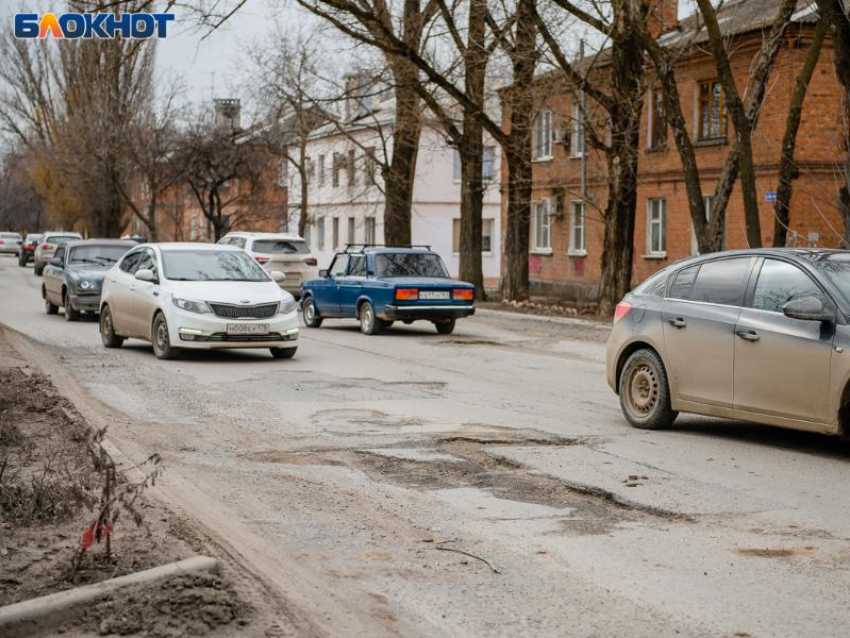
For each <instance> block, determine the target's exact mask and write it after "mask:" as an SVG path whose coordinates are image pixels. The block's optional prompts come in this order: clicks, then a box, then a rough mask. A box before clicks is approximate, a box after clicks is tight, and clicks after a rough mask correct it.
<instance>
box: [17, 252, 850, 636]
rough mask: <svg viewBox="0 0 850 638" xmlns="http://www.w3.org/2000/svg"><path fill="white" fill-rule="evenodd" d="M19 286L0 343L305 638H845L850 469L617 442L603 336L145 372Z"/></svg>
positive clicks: (763, 452) (736, 436)
mask: <svg viewBox="0 0 850 638" xmlns="http://www.w3.org/2000/svg"><path fill="white" fill-rule="evenodd" d="M39 284H40V281H39V280H37V279H36V278H35V277H33V275H32V271H31V270H30V269H26V270H24V269H19V268H17V265H16V264H15V262H14V261H13V260H12V259H2V258H0V298H2V299H3V300H4V303H2V304H0V323H2V324H4V325H6V326H8V327H10V328H12V329H13V330H16V331H18V332H20V333H21V334H23V335H25V336H26V337H28V338H29V339H25V338H22V337H15V336H14V335H13V336H12V339H11V340H12V342H13V345H16V347H20V348H22V349H23V350H25V352H26V353H27V354H28V356H31V357H33V358H35V359H37V362H38V363H39V364H41V365H44V366H47V367H48V368H49V369H50V370H52V377H53V380H54V383H56V385H57V387H59V388H60V389H62V390H63V392H65V393H66V394H69V396H70V398H71V400H72V401H74V402H75V403H76V404H77V405H78V406H79V407H80V409H81V411H83V412H86V413H87V417H89V419H90V421H91V420H93V419H92V418H91V416H90V415H92V414H94V416H95V419H100V422H101V423H104V424H108V425H109V438H110V440H111V442H112V443H114V444H115V445H116V446H117V447H118V448H119V449H121V451H122V452H124V454H126V455H127V456H128V457H130V458H131V459H133V458H140V457H143V456H144V455H146V454H149V453H152V452H158V453H159V454H161V455H162V456H163V458H164V459H165V463H166V466H167V470H166V472H165V475H164V476H163V478H162V482H161V485H159V489H160V490H161V492H162V496H163V498H165V499H166V500H168V502H169V504H170V505H171V506H172V507H174V508H176V509H178V510H180V511H181V512H182V513H184V514H185V515H186V516H188V517H190V518H192V519H194V520H196V521H198V524H199V525H201V526H203V527H204V529H205V530H206V531H208V532H212V533H214V534H217V535H218V537H219V538H220V542H221V543H222V545H223V546H226V547H227V548H228V551H230V552H231V553H232V555H234V556H238V557H239V558H240V559H241V560H243V561H245V563H246V564H247V565H249V568H250V570H251V571H252V572H253V573H255V574H256V577H257V578H258V579H262V580H263V581H264V582H265V583H267V584H268V585H269V586H270V587H274V588H276V589H277V590H278V591H279V592H280V593H281V595H282V596H284V597H285V598H286V599H287V600H288V601H290V603H291V604H292V606H293V607H294V608H295V609H297V610H298V614H299V617H304V618H307V619H309V621H310V624H311V626H312V627H313V628H314V631H313V633H315V634H316V635H333V636H394V635H402V636H452V637H454V636H462V637H470V638H473V637H474V638H478V637H484V636H506V637H507V636H510V637H515V636H523V637H526V636H528V637H530V636H652V637H657V636H668V635H686V636H735V635H738V636H747V635H748V636H759V637H760V636H793V635H820V636H837V635H845V634H846V626H847V624H848V621H850V608H848V606H847V604H846V601H847V598H848V596H847V594H848V589H850V513H848V511H847V508H846V507H844V503H845V502H846V485H848V479H850V446H848V444H845V443H842V442H840V441H838V440H834V439H828V438H826V437H820V436H814V435H807V434H804V433H796V432H786V431H781V430H774V429H770V428H764V427H759V426H753V425H749V424H744V423H735V422H726V421H714V420H710V419H703V418H694V417H684V418H681V419H680V421H679V422H678V423H677V427H676V428H674V429H673V430H671V431H667V432H644V431H638V430H633V429H630V428H629V427H628V426H627V424H626V423H625V421H624V420H623V418H622V416H621V415H620V411H619V407H618V404H617V399H616V397H615V396H614V395H613V394H612V393H611V392H610V390H609V389H608V387H607V386H606V384H605V379H604V365H603V359H604V346H603V344H602V342H603V341H604V337H605V333H604V331H603V330H597V329H592V328H587V327H576V326H574V325H571V324H569V323H557V322H541V321H535V320H532V319H528V318H525V317H522V316H507V317H504V316H499V315H492V314H484V315H482V316H480V317H475V318H473V319H470V320H467V321H464V322H460V323H459V324H458V329H457V333H456V334H455V335H453V336H452V337H451V338H445V337H441V336H439V335H436V334H432V330H431V329H430V326H428V327H426V326H423V327H422V328H419V327H418V326H411V327H399V328H398V329H397V328H395V327H394V328H393V329H392V330H390V331H388V332H387V333H386V334H385V335H381V336H378V337H367V336H365V335H362V334H360V333H359V332H358V330H357V329H356V327H355V326H354V325H353V324H347V323H334V322H327V324H326V326H325V327H323V328H322V329H320V330H305V331H304V333H303V343H302V344H301V347H300V348H299V352H298V355H297V357H296V358H295V359H293V360H291V361H276V360H274V359H272V358H270V357H268V356H267V354H266V353H251V352H231V353H212V354H206V353H202V354H196V355H189V356H187V357H185V358H183V359H180V360H177V361H159V360H157V359H155V358H154V357H153V355H152V354H151V352H150V346H148V345H145V344H143V343H141V342H132V341H130V342H128V343H127V344H126V345H125V347H124V348H122V349H121V350H119V351H107V350H105V349H103V348H102V347H101V345H100V341H99V336H98V333H97V324H96V323H94V322H85V321H84V322H81V323H79V324H69V323H66V322H64V321H62V319H61V317H59V318H57V317H49V316H46V315H45V314H44V313H43V309H42V306H41V300H40V297H39V294H38V285H39ZM10 299H11V300H14V301H13V303H9V302H8V301H5V300H10ZM10 334H11V333H10ZM30 340H32V341H30Z"/></svg>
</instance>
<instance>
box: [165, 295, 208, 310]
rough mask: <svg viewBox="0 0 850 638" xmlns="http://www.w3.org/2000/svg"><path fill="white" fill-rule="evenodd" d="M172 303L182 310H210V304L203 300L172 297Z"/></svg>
mask: <svg viewBox="0 0 850 638" xmlns="http://www.w3.org/2000/svg"><path fill="white" fill-rule="evenodd" d="M171 303H173V304H174V305H175V306H177V307H178V308H180V309H181V310H188V311H189V312H197V313H200V314H204V313H208V312H210V308H209V306H207V304H206V303H204V302H203V301H193V300H192V299H182V298H180V297H174V296H172V297H171Z"/></svg>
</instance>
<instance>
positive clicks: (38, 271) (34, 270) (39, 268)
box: [33, 266, 44, 277]
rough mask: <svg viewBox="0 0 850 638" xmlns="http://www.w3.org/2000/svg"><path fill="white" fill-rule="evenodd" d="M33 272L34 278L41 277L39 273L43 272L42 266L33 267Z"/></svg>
mask: <svg viewBox="0 0 850 638" xmlns="http://www.w3.org/2000/svg"><path fill="white" fill-rule="evenodd" d="M33 272H34V273H35V276H36V277H41V273H43V272H44V266H35V268H33Z"/></svg>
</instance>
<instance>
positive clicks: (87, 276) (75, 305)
mask: <svg viewBox="0 0 850 638" xmlns="http://www.w3.org/2000/svg"><path fill="white" fill-rule="evenodd" d="M135 245H136V242H134V241H125V240H120V239H88V240H82V241H70V242H68V243H67V244H61V245H60V246H59V247H58V248H56V252H54V253H53V257H52V258H51V259H50V262H48V264H47V266H46V267H45V269H44V282H43V283H42V285H41V296H42V298H43V299H44V308H45V311H46V312H47V314H49V315H55V314H56V313H57V312H58V311H59V308H60V307H62V308H64V309H65V320H66V321H76V320H77V319H79V318H80V313H81V312H92V313H96V312H98V310H99V309H100V291H101V288H102V284H103V275H104V274H105V273H106V271H107V270H109V269H110V268H112V266H114V265H115V264H116V263H117V262H118V260H119V259H121V257H123V256H124V253H126V252H127V251H128V250H130V249H131V248H133V246H135Z"/></svg>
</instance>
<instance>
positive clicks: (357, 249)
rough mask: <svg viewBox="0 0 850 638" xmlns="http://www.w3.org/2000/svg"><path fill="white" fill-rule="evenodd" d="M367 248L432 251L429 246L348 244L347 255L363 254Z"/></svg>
mask: <svg viewBox="0 0 850 638" xmlns="http://www.w3.org/2000/svg"><path fill="white" fill-rule="evenodd" d="M367 248H424V249H425V250H431V246H430V245H429V244H346V245H345V251H344V252H346V253H362V252H363V251H364V250H366V249H367Z"/></svg>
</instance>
